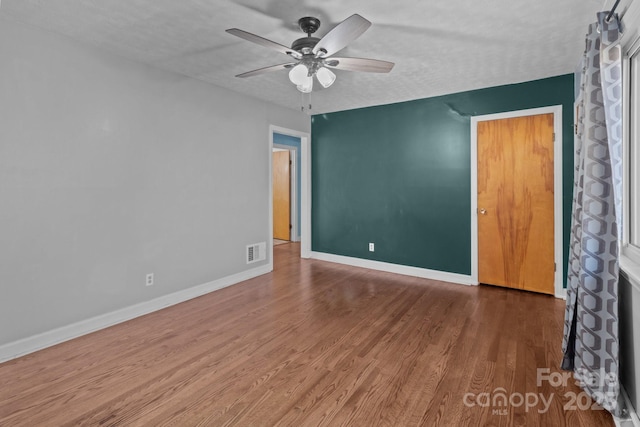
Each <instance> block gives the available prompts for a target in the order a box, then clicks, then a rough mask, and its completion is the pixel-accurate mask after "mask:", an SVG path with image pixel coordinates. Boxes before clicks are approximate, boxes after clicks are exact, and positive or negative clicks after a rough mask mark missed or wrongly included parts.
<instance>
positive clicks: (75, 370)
mask: <svg viewBox="0 0 640 427" xmlns="http://www.w3.org/2000/svg"><path fill="white" fill-rule="evenodd" d="M299 250H300V247H299V244H288V245H281V246H277V247H275V248H274V252H275V255H274V261H275V269H274V272H273V273H271V274H268V275H264V276H261V277H258V278H255V279H252V280H249V281H246V282H243V283H241V284H238V285H235V286H232V287H229V288H226V289H222V290H220V291H217V292H213V293H211V294H208V295H205V296H203V297H200V298H197V299H194V300H191V301H187V302H185V303H182V304H179V305H176V306H173V307H170V308H167V309H165V310H162V311H159V312H156V313H152V314H149V315H147V316H143V317H140V318H138V319H135V320H132V321H129V322H126V323H123V324H120V325H116V326H114V327H111V328H108V329H104V330H102V331H98V332H96V333H93V334H90V335H87V336H83V337H80V338H78V339H75V340H72V341H69V342H66V343H63V344H60V345H57V346H55V347H51V348H48V349H46V350H43V351H40V352H37V353H34V354H31V355H28V356H25V357H22V358H20V359H16V360H13V361H10V362H7V363H4V364H1V365H0V425H1V426H75V425H90V426H91V425H102V426H164V425H173V426H195V425H198V426H231V425H237V426H271V425H283V426H285V425H286V426H340V425H348V426H378V425H381V426H382V425H384V426H419V425H424V426H434V425H442V426H466V425H468V426H484V425H491V426H525V425H526V426H565V425H566V426H583V427H584V426H598V427H601V426H613V421H612V419H611V417H610V416H609V415H608V413H607V412H605V411H603V410H591V409H587V403H588V402H585V401H584V398H582V399H580V398H578V399H574V396H576V397H580V393H581V390H580V389H579V388H578V387H577V386H576V385H575V384H573V381H571V380H570V381H568V384H567V385H566V386H564V385H558V386H557V387H554V385H555V384H553V383H552V382H549V381H541V382H540V384H538V382H539V381H538V376H537V369H538V368H542V369H544V368H546V369H548V370H549V374H554V373H560V372H561V371H560V370H559V367H558V363H559V361H560V359H561V351H560V345H561V335H562V323H563V307H564V302H563V301H561V300H556V299H555V298H553V297H550V296H544V295H538V294H533V293H528V292H523V291H516V290H509V289H501V288H492V287H484V286H479V287H466V286H460V285H452V284H446V283H442V282H435V281H430V280H425V279H418V278H412V277H405V276H397V275H393V274H387V273H380V272H375V271H371V270H366V269H359V268H351V267H347V266H342V265H337V264H331V263H326V262H321V261H314V260H301V259H300V258H299V256H298V254H299ZM554 378H556V379H557V376H556V377H554ZM500 393H503V394H504V396H506V398H507V399H508V401H507V404H506V405H502V404H501V403H502V401H501V400H500V399H499V398H500V396H501V394H500ZM535 396H537V397H538V399H540V396H542V397H543V398H544V399H545V401H549V402H550V404H549V406H548V409H546V408H547V407H546V406H545V404H543V403H542V402H541V401H538V403H537V405H533V404H534V403H535V401H534V397H535ZM524 399H526V400H527V401H529V402H530V407H527V405H526V403H523V402H522V401H523V400H524ZM572 400H573V402H572ZM509 401H510V402H511V403H509ZM572 404H575V406H577V408H576V409H575V410H573V409H572V410H565V409H564V406H568V407H571V405H572ZM581 408H582V409H581Z"/></svg>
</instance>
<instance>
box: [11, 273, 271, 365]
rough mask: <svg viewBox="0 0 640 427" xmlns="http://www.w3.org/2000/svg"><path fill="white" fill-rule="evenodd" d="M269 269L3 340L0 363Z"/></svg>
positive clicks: (234, 275) (188, 298)
mask: <svg viewBox="0 0 640 427" xmlns="http://www.w3.org/2000/svg"><path fill="white" fill-rule="evenodd" d="M270 271H272V268H271V267H270V266H269V265H263V266H260V267H256V268H254V269H251V270H247V271H243V272H241V273H237V274H233V275H231V276H227V277H223V278H221V279H218V280H214V281H212V282H208V283H204V284H202V285H198V286H194V287H191V288H188V289H184V290H181V291H177V292H173V293H171V294H168V295H163V296H161V297H158V298H154V299H152V300H150V301H144V302H141V303H139V304H134V305H131V306H129V307H125V308H122V309H119V310H116V311H112V312H110V313H105V314H102V315H99V316H95V317H92V318H89V319H86V320H81V321H80V322H76V323H72V324H71V325H67V326H63V327H60V328H56V329H53V330H51V331H47V332H43V333H41V334H37V335H34V336H31V337H27V338H23V339H20V340H18V341H13V342H10V343H7V344H4V345H2V346H0V363H2V362H6V361H7V360H11V359H15V358H17V357H20V356H24V355H26V354H29V353H33V352H35V351H38V350H42V349H44V348H47V347H51V346H53V345H56V344H60V343H62V342H65V341H69V340H71V339H74V338H78V337H80V336H82V335H86V334H89V333H91V332H95V331H98V330H100V329H104V328H108V327H109V326H113V325H116V324H118V323H122V322H126V321H127V320H131V319H134V318H136V317H140V316H144V315H145V314H149V313H152V312H154V311H158V310H162V309H163V308H167V307H170V306H172V305H175V304H179V303H181V302H184V301H187V300H190V299H193V298H197V297H199V296H202V295H205V294H208V293H210V292H213V291H217V290H218V289H222V288H226V287H228V286H231V285H235V284H237V283H240V282H243V281H245V280H249V279H253V278H254V277H258V276H261V275H263V274H267V273H269V272H270Z"/></svg>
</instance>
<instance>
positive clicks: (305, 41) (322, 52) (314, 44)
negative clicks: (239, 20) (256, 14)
mask: <svg viewBox="0 0 640 427" xmlns="http://www.w3.org/2000/svg"><path fill="white" fill-rule="evenodd" d="M298 26H299V27H300V29H301V30H302V31H303V32H304V33H306V34H307V36H306V37H302V38H299V39H297V40H295V41H294V42H293V43H292V44H291V47H287V46H285V45H282V44H280V43H276V42H274V41H271V40H268V39H265V38H264V37H260V36H257V35H255V34H252V33H249V32H247V31H243V30H240V29H238V28H230V29H228V30H227V33H229V34H232V35H234V36H236V37H240V38H241V39H244V40H247V41H250V42H252V43H256V44H259V45H260V46H264V47H268V48H271V49H274V50H277V51H278V52H281V53H284V54H286V55H289V56H290V57H291V58H293V59H294V60H295V62H287V63H284V64H278V65H272V66H269V67H264V68H259V69H257V70H253V71H248V72H246V73H242V74H238V75H237V76H236V77H251V76H256V75H259V74H264V73H269V72H272V71H278V70H283V69H289V80H291V82H292V83H293V84H295V85H296V87H297V88H298V90H299V91H300V92H303V93H309V92H311V91H312V90H313V77H314V76H315V77H316V78H317V79H318V82H319V83H320V84H321V85H322V86H323V87H324V88H328V87H329V86H331V85H332V84H333V82H335V80H336V75H335V74H334V73H333V72H332V71H331V70H330V68H333V69H336V70H345V71H364V72H369V73H388V72H389V71H391V69H392V68H393V66H394V63H393V62H388V61H381V60H378V59H367V58H341V57H335V56H332V55H334V54H336V53H337V52H339V51H340V50H342V49H344V48H345V47H346V46H347V45H348V44H349V43H351V42H352V41H354V40H355V39H357V38H358V37H360V35H362V33H364V32H365V31H366V30H367V29H368V28H369V27H370V26H371V22H369V21H367V20H366V19H364V18H363V17H362V16H360V15H358V14H354V15H351V16H350V17H348V18H347V19H345V20H344V21H342V22H341V23H339V24H338V25H336V26H335V27H334V28H333V29H332V30H331V31H329V32H328V33H327V34H326V35H325V36H324V37H322V38H318V37H313V36H312V34H313V33H315V32H316V31H317V30H318V28H320V20H319V19H318V18H314V17H311V16H307V17H304V18H300V19H299V20H298Z"/></svg>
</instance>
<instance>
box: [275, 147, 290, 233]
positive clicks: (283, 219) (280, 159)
mask: <svg viewBox="0 0 640 427" xmlns="http://www.w3.org/2000/svg"><path fill="white" fill-rule="evenodd" d="M290 160H291V159H290V158H289V152H288V151H274V152H273V238H274V239H280V240H289V239H290V235H289V233H290V229H291V227H290V221H291V172H290Z"/></svg>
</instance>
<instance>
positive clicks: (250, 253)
mask: <svg viewBox="0 0 640 427" xmlns="http://www.w3.org/2000/svg"><path fill="white" fill-rule="evenodd" d="M265 259H267V244H266V243H265V242H262V243H254V244H253V245H247V264H251V263H252V262H258V261H264V260H265Z"/></svg>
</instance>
